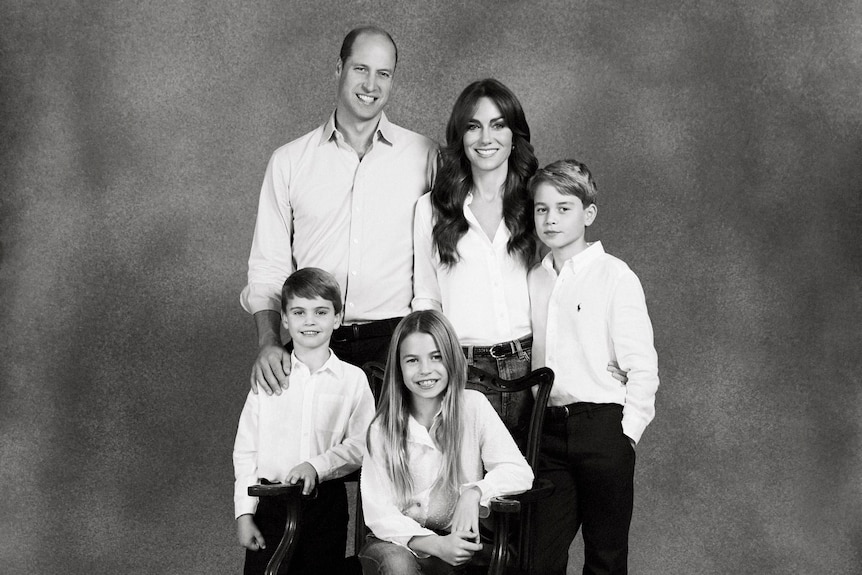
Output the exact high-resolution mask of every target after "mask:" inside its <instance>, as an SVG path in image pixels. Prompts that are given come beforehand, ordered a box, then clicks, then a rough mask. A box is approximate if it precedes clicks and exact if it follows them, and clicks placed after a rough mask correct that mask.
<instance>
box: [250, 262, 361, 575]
mask: <svg viewBox="0 0 862 575" xmlns="http://www.w3.org/2000/svg"><path fill="white" fill-rule="evenodd" d="M281 302H282V303H281V311H282V318H283V319H282V323H283V325H284V328H285V329H286V330H287V332H288V333H289V334H290V336H291V338H292V340H293V353H292V354H291V358H290V361H291V376H290V381H291V385H290V386H289V387H288V388H287V389H285V390H284V392H283V393H282V394H280V395H264V394H256V393H253V392H249V394H248V398H247V399H246V403H245V407H244V408H243V411H242V415H241V416H240V420H239V426H238V428H237V433H236V443H235V444H234V452H233V461H234V470H235V474H236V483H235V491H234V507H235V514H236V518H237V534H238V536H239V541H240V544H241V545H243V546H244V547H245V548H246V549H247V551H246V559H245V571H244V572H245V573H246V574H247V575H249V574H252V573H263V572H264V569H265V567H266V564H267V563H268V562H269V559H270V558H271V557H272V555H273V553H274V552H275V548H276V545H277V543H278V541H279V540H280V539H281V536H282V534H283V533H284V525H285V515H284V504H283V502H282V501H280V500H279V499H280V498H278V497H267V498H263V499H262V500H261V501H260V502H258V500H257V498H254V497H250V496H249V495H248V487H249V486H250V485H254V484H256V483H259V482H260V483H263V482H269V483H290V484H296V483H297V482H299V481H302V482H303V484H304V485H303V493H304V494H309V493H311V491H312V490H313V489H314V487H315V485H317V486H318V494H317V497H316V498H315V499H312V500H306V501H304V502H303V509H302V522H303V525H302V529H301V531H300V536H299V541H298V543H297V549H296V553H295V555H294V558H293V560H292V562H291V566H290V567H291V571H290V572H291V573H335V572H338V571H339V570H340V568H341V565H342V562H343V559H344V552H345V545H346V537H347V515H348V512H347V494H346V490H345V488H344V483H343V482H340V481H328V480H330V479H335V478H338V477H342V476H344V475H347V474H348V473H350V472H351V471H354V470H355V469H358V468H359V466H360V465H361V463H362V453H363V445H364V442H365V432H366V431H367V430H368V426H369V424H370V423H371V419H372V417H373V416H374V398H373V397H372V395H371V390H370V388H369V386H368V380H367V378H366V377H365V374H364V373H363V372H362V370H361V369H359V368H358V367H354V366H352V365H350V364H347V363H344V362H342V361H340V360H339V359H338V358H337V357H336V356H335V354H333V353H332V351H330V349H329V341H330V338H331V337H332V332H333V330H335V329H337V328H338V326H339V324H340V323H341V317H342V313H343V310H342V300H341V290H340V288H339V286H338V282H337V281H336V280H335V278H334V277H333V276H332V275H331V274H330V273H328V272H325V271H323V270H321V269H318V268H304V269H301V270H298V271H296V272H294V273H293V274H291V275H290V276H289V277H288V278H287V280H286V281H285V282H284V286H283V288H282V293H281Z"/></svg>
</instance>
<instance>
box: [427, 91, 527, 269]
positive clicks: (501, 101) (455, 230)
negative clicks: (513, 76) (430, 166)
mask: <svg viewBox="0 0 862 575" xmlns="http://www.w3.org/2000/svg"><path fill="white" fill-rule="evenodd" d="M481 98H489V99H490V100H491V101H492V102H494V104H496V106H497V108H499V109H500V113H501V114H502V116H503V120H504V121H505V122H506V126H508V127H509V129H511V130H512V135H513V139H512V153H511V154H510V156H509V166H508V168H509V169H508V173H507V174H506V183H505V184H504V186H503V220H504V221H505V222H506V228H508V230H509V236H510V237H509V242H508V245H507V246H506V248H507V250H508V251H509V253H510V254H511V255H513V256H516V257H518V258H519V259H520V260H521V261H522V262H524V265H525V266H527V267H529V266H530V264H531V263H532V262H533V258H534V257H535V254H536V238H535V234H534V233H533V227H534V225H533V217H532V213H531V204H532V202H531V200H530V197H529V194H528V193H527V189H526V184H527V180H529V179H530V176H532V175H533V173H534V172H535V171H536V169H537V168H538V167H539V162H538V160H536V156H535V154H534V153H533V145H532V144H531V143H530V126H529V124H527V119H526V117H524V110H523V108H521V103H520V102H519V101H518V98H517V97H516V96H515V94H513V93H512V91H511V90H509V88H507V87H506V86H504V85H503V84H502V83H500V82H499V81H497V80H495V79H493V78H487V79H485V80H478V81H476V82H473V83H472V84H470V85H469V86H467V87H466V88H464V91H463V92H461V95H460V96H458V99H457V100H455V105H454V106H453V108H452V114H451V116H449V124H448V125H447V126H446V146H445V147H444V148H442V149H441V150H440V157H439V160H438V169H437V178H436V180H435V182H434V187H433V188H432V190H431V205H432V206H433V207H434V216H435V223H434V233H433V235H434V247H435V248H436V250H437V254H438V256H439V257H440V262H441V263H442V264H443V265H445V266H447V267H448V266H452V265H454V264H456V263H457V262H458V261H459V259H460V256H459V254H458V247H457V246H458V241H459V240H460V239H461V237H462V236H463V235H464V234H465V233H467V227H468V226H467V219H466V218H465V217H464V200H465V199H466V197H467V194H468V193H469V192H470V191H471V190H472V189H473V170H472V167H471V165H470V160H469V159H468V158H467V154H466V153H465V152H464V132H466V131H467V127H468V125H469V123H470V119H471V118H472V117H473V114H475V113H476V108H477V106H478V104H479V100H480V99H481Z"/></svg>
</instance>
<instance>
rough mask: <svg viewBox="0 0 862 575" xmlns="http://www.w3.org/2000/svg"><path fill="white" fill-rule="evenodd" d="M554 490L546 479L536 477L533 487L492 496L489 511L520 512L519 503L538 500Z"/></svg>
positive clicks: (525, 503)
mask: <svg viewBox="0 0 862 575" xmlns="http://www.w3.org/2000/svg"><path fill="white" fill-rule="evenodd" d="M553 492H554V484H553V483H551V482H550V481H548V480H547V479H536V480H535V481H533V487H531V488H530V489H529V490H527V491H524V492H523V493H516V494H514V495H501V496H499V497H492V498H491V500H490V501H489V503H488V508H489V509H490V510H491V511H495V512H499V513H520V511H521V505H528V504H531V503H535V502H537V501H540V500H542V499H544V498H546V497H548V496H550V495H551V494H552V493H553Z"/></svg>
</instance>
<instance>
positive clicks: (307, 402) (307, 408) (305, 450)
mask: <svg viewBox="0 0 862 575" xmlns="http://www.w3.org/2000/svg"><path fill="white" fill-rule="evenodd" d="M294 374H296V371H294ZM297 375H298V374H297ZM293 377H296V375H291V378H293ZM300 377H301V376H300ZM313 378H314V375H308V376H307V377H306V378H305V381H302V380H301V379H300V378H297V379H300V381H293V380H291V382H290V384H291V385H301V386H302V390H303V393H302V423H301V425H300V429H301V432H302V440H301V441H300V442H299V459H300V460H301V461H308V460H309V459H311V441H312V431H313V429H312V427H313V424H314V419H313V417H312V416H313V415H314V385H313V381H312V380H313Z"/></svg>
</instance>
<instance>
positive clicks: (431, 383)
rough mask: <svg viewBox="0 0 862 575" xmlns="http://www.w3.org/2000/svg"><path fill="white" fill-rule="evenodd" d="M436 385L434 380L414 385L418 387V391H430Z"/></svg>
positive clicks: (418, 382)
mask: <svg viewBox="0 0 862 575" xmlns="http://www.w3.org/2000/svg"><path fill="white" fill-rule="evenodd" d="M436 384H437V380H436V379H426V380H423V381H417V382H416V385H418V386H419V388H420V389H431V388H432V387H434V386H435V385H436Z"/></svg>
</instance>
